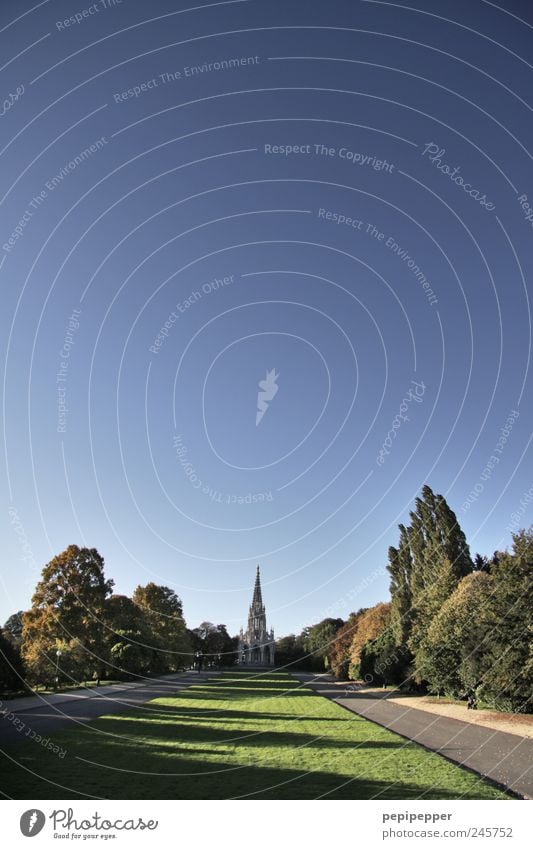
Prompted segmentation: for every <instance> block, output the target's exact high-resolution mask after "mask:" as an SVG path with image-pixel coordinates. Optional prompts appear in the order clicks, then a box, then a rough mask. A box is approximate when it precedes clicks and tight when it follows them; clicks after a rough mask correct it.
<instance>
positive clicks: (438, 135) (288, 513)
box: [0, 0, 533, 635]
mask: <svg viewBox="0 0 533 849" xmlns="http://www.w3.org/2000/svg"><path fill="white" fill-rule="evenodd" d="M190 5H194V6H195V8H194V9H193V10H188V8H189V4H186V3H183V2H178V3H176V2H171V0H156V1H155V2H152V3H150V4H146V3H144V2H142V3H141V2H135V0H123V2H122V3H118V2H117V3H115V4H113V3H111V2H110V3H109V7H107V4H103V3H102V2H99V3H96V4H93V5H91V4H90V3H89V2H87V3H85V4H84V3H83V0H81V1H80V2H76V3H67V2H57V3H56V2H54V3H51V2H45V3H41V4H40V5H39V6H36V7H35V8H34V9H32V6H31V4H30V3H27V2H25V0H24V2H19V0H17V2H14V0H10V1H9V0H7V2H6V0H5V2H3V3H2V7H1V11H0V30H1V31H0V39H2V45H3V51H2V56H3V57H4V62H5V63H7V64H4V66H3V68H2V70H1V74H2V77H3V86H2V91H3V92H4V95H5V97H7V100H6V102H5V103H4V106H3V114H2V116H1V118H0V128H1V130H2V133H1V164H2V169H1V175H2V176H1V181H2V204H1V221H2V239H1V242H2V248H1V250H0V261H1V262H2V265H1V269H0V277H1V284H2V289H1V292H2V301H3V304H2V306H3V309H2V311H1V316H0V326H1V333H2V336H1V339H2V359H3V365H4V368H3V381H4V396H3V397H4V408H3V412H4V416H3V427H4V437H3V443H2V452H1V453H2V473H1V474H2V507H1V514H0V515H1V516H2V532H1V544H2V565H3V568H2V579H3V587H4V590H5V592H4V593H3V596H2V599H1V610H0V620H1V621H3V620H4V619H5V618H7V616H8V615H9V614H10V613H12V612H14V611H16V610H18V609H21V608H26V607H27V606H28V605H29V603H30V598H31V593H32V590H33V587H34V585H35V583H36V580H37V578H38V576H39V572H40V569H41V568H42V566H43V565H44V564H45V563H46V562H47V561H48V560H49V559H50V558H51V557H52V556H53V555H54V554H55V553H57V552H59V551H61V550H62V549H64V548H65V547H66V546H67V545H68V544H70V543H77V544H79V545H88V546H91V547H96V548H98V550H99V551H100V553H101V554H102V555H103V556H104V558H105V561H106V571H107V576H108V577H112V578H113V579H114V580H115V590H116V592H120V593H126V594H130V593H131V592H132V591H133V589H134V587H135V586H136V585H137V584H139V583H146V582H148V581H156V582H159V583H164V584H167V585H169V586H172V587H173V588H174V589H175V590H176V591H177V592H178V594H179V595H180V596H181V598H182V599H183V604H184V612H185V616H186V619H187V622H188V624H189V625H191V626H195V625H197V624H198V623H199V622H201V621H202V620H204V619H207V620H212V621H214V622H217V623H220V622H224V623H225V624H226V625H227V626H228V628H229V630H230V631H231V632H233V633H235V632H237V631H238V629H239V627H240V625H241V624H243V623H244V622H245V620H246V614H247V607H248V604H249V602H250V599H251V592H252V586H253V580H254V574H255V565H256V563H259V564H260V565H261V569H262V581H263V596H264V600H265V603H266V605H267V615H268V622H269V626H273V627H274V628H275V631H276V633H277V634H278V635H281V634H283V633H287V632H290V631H293V630H299V629H300V628H301V627H303V626H304V625H306V624H310V623H313V622H316V621H318V620H320V619H322V618H323V617H324V616H326V615H336V616H337V615H340V616H346V615H347V614H348V613H349V611H350V610H352V609H357V608H359V607H361V606H367V605H370V604H373V603H375V602H376V601H378V600H381V599H386V598H387V596H388V579H387V575H386V573H385V572H384V571H383V569H384V566H385V564H386V559H387V548H388V546H389V545H391V544H394V543H395V542H396V540H397V527H396V526H397V524H398V522H399V521H406V520H408V512H409V510H410V509H411V507H412V504H413V500H414V498H415V497H416V495H417V494H418V492H419V490H420V488H421V486H422V485H423V484H424V483H429V484H430V486H431V487H432V488H433V489H434V490H435V491H437V492H441V493H443V494H445V496H446V497H447V499H448V501H449V503H450V505H451V506H452V508H453V509H454V510H455V511H456V513H457V515H458V517H459V520H460V522H461V524H462V526H463V528H464V530H465V532H466V534H467V538H468V540H469V543H470V546H471V549H472V551H473V552H475V551H481V552H483V553H487V554H488V553H491V552H492V551H493V550H494V549H495V548H496V547H504V546H506V545H508V544H509V543H510V541H511V536H510V530H509V527H510V525H511V523H512V522H513V521H517V522H518V524H519V525H522V526H523V525H528V524H530V523H531V522H532V521H533V507H531V506H529V505H528V504H527V503H524V506H522V507H521V506H520V501H521V499H523V497H524V493H525V492H527V491H528V490H529V489H530V487H531V486H532V485H533V475H532V472H531V468H532V464H531V449H530V439H531V416H530V411H531V392H532V382H531V376H530V374H529V373H528V365H529V354H530V349H529V345H530V305H529V300H528V295H527V288H528V286H529V281H530V280H531V276H532V264H533V252H532V247H533V227H532V221H531V220H528V216H529V217H530V219H533V211H532V210H531V209H529V208H528V206H527V204H530V206H531V207H532V208H533V159H532V154H531V153H530V152H528V151H529V150H530V149H531V130H532V108H533V98H532V96H531V92H532V91H533V86H532V68H533V50H532V45H533V40H532V38H531V36H532V26H533V10H532V9H531V8H530V4H529V3H526V2H518V0H510V2H507V3H506V4H505V9H506V11H502V10H501V9H499V8H498V6H497V4H493V3H487V2H483V0H474V2H471V3H468V4H465V3H464V2H444V0H429V2H424V3H419V4H418V6H420V9H421V10H422V11H419V12H417V11H415V10H414V8H411V9H408V8H407V7H406V6H404V7H402V6H401V5H400V4H395V3H381V2H358V0H350V2H348V0H346V2H339V1H338V0H330V2H327V3H326V2H316V3H310V2H309V0H305V2H304V0H301V1H300V0H293V2H291V3H287V2H282V0H268V2H266V1H265V2H259V0H242V2H227V3H209V4H207V3H205V4H202V3H201V2H200V3H195V4H190ZM26 11H27V14H23V13H24V12H26ZM76 15H77V17H76ZM69 18H70V20H68V19H69ZM8 94H9V95H11V97H9V96H8ZM465 184H466V185H465ZM468 192H470V193H468ZM525 196H528V197H525ZM35 198H37V200H35ZM272 369H274V370H275V374H274V375H272V376H271V377H272V379H273V381H274V383H275V386H277V392H275V394H273V391H271V392H270V395H273V397H272V399H271V400H270V401H268V400H267V402H266V405H267V406H266V408H265V409H266V411H265V412H264V415H263V417H262V418H261V420H260V422H259V424H256V413H257V403H258V392H260V391H261V389H260V388H259V386H258V383H259V381H262V380H265V379H266V377H267V372H270V371H271V370H272ZM268 386H269V384H268V381H267V390H266V395H269V389H268ZM270 388H271V387H270ZM270 395H269V397H270ZM65 408H66V409H65ZM511 411H516V412H517V413H519V415H518V416H517V417H514V419H513V420H512V423H511V426H510V427H508V429H507V431H506V434H507V435H506V441H505V442H503V441H502V442H500V443H498V440H499V439H500V437H501V436H502V434H501V429H502V428H504V427H505V425H506V422H507V420H508V417H509V415H510V414H511ZM498 446H499V447H498ZM497 447H498V451H497V452H495V449H496V448H497ZM380 452H381V453H380ZM387 452H388V453H387ZM491 457H492V458H496V459H493V460H492V461H491V460H490V458H491ZM488 463H489V464H490V468H488V470H487V464H488ZM484 470H485V472H484ZM471 492H474V495H473V496H471V497H470V502H469V503H468V505H467V506H465V503H466V502H467V500H468V497H469V493H471ZM517 512H518V513H519V514H520V515H519V518H518V519H516V517H515V519H514V520H513V519H512V518H511V517H512V514H513V513H517Z"/></svg>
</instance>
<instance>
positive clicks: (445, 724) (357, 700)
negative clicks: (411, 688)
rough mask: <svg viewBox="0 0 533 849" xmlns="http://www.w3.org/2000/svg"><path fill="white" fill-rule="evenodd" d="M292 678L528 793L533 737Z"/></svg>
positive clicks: (532, 789) (532, 790) (532, 786)
mask: <svg viewBox="0 0 533 849" xmlns="http://www.w3.org/2000/svg"><path fill="white" fill-rule="evenodd" d="M294 677H295V678H298V679H299V680H300V681H305V683H306V684H307V685H308V686H311V687H312V688H313V690H315V691H316V692H317V693H319V694H320V695H322V696H325V697H326V698H328V699H332V700H333V701H335V702H337V704H339V705H342V707H345V708H347V709H348V710H350V711H352V712H353V713H356V714H358V715H359V716H363V717H365V719H370V720H371V721H372V722H376V723H377V724H378V725H382V726H384V727H385V728H388V729H390V730H391V731H395V732H396V733H397V734H400V735H401V736H402V737H407V738H408V739H409V740H413V741H414V742H416V743H419V744H420V745H422V746H424V747H425V748H427V749H431V750H432V751H434V752H438V753H439V754H440V755H444V757H446V758H448V759H449V760H451V761H454V762H455V763H458V764H460V765H461V766H465V767H468V768H469V769H471V770H473V771H474V772H477V773H479V775H481V776H483V777H487V778H491V779H492V780H493V781H496V782H497V783H498V784H501V785H502V786H503V787H505V788H507V789H509V790H512V791H513V792H514V793H517V794H518V795H519V796H522V797H525V798H527V799H531V798H533V740H531V739H528V738H526V737H519V736H518V735H516V734H507V733H506V732H505V731H494V729H492V728H484V727H482V726H479V725H473V724H472V723H470V722H462V721H461V720H459V719H450V718H449V717H447V716H438V715H436V714H433V713H428V711H423V710H417V709H416V708H411V707H404V706H403V705H397V704H394V702H390V701H388V699H387V698H386V697H385V696H377V695H376V694H375V693H374V694H371V693H365V691H364V690H361V691H359V692H350V691H348V690H346V689H345V688H343V687H340V686H339V685H335V684H334V683H332V681H331V680H329V681H328V680H327V679H325V678H318V679H317V678H316V676H313V675H304V674H297V673H295V674H294Z"/></svg>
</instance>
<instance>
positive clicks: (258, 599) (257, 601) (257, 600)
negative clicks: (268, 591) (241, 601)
mask: <svg viewBox="0 0 533 849" xmlns="http://www.w3.org/2000/svg"><path fill="white" fill-rule="evenodd" d="M256 605H261V606H262V605H263V597H262V595H261V576H260V574H259V566H258V567H257V572H256V575H255V586H254V597H253V599H252V607H255V606H256Z"/></svg>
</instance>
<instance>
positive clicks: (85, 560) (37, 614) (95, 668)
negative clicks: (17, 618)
mask: <svg viewBox="0 0 533 849" xmlns="http://www.w3.org/2000/svg"><path fill="white" fill-rule="evenodd" d="M112 586H113V581H108V580H106V578H105V575H104V561H103V558H102V557H101V556H100V554H99V553H98V551H97V550H96V549H95V548H91V549H89V548H79V547H78V546H77V545H70V546H69V547H68V548H67V549H65V551H63V552H61V554H58V555H57V556H56V557H54V558H53V559H52V560H51V561H50V562H49V563H48V564H47V565H46V566H45V567H44V569H43V571H42V577H41V580H40V581H39V583H38V584H37V587H36V589H35V593H34V595H33V598H32V606H31V608H30V610H28V611H26V612H25V613H24V614H23V616H22V657H23V659H24V662H25V664H26V668H27V670H28V675H29V676H30V678H31V679H32V680H33V681H36V682H51V681H52V680H53V679H54V677H55V674H56V667H57V665H58V663H59V658H60V657H63V652H64V657H63V660H64V661H65V663H66V664H67V667H68V668H65V675H66V676H69V677H71V678H73V679H74V680H81V679H82V678H87V677H90V676H95V677H97V678H99V677H100V676H101V675H102V674H103V671H104V668H105V640H104V625H103V620H104V612H105V600H106V598H107V597H108V595H109V594H110V592H111V589H112ZM57 651H61V655H57ZM81 657H83V663H81V662H80V658H81Z"/></svg>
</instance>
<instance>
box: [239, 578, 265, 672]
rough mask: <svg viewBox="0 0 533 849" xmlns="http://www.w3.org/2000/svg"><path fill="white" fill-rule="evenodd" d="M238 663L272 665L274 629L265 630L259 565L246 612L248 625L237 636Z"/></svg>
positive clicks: (242, 664) (243, 664)
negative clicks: (248, 608) (250, 601)
mask: <svg viewBox="0 0 533 849" xmlns="http://www.w3.org/2000/svg"><path fill="white" fill-rule="evenodd" d="M238 663H239V665H240V666H274V630H273V629H272V630H270V631H267V624H266V613H265V605H264V604H263V596H262V593H261V576H260V574H259V566H258V567H257V573H256V576H255V586H254V594H253V597H252V603H251V605H250V610H249V612H248V627H247V628H246V631H243V629H242V628H241V633H240V636H239V657H238Z"/></svg>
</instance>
